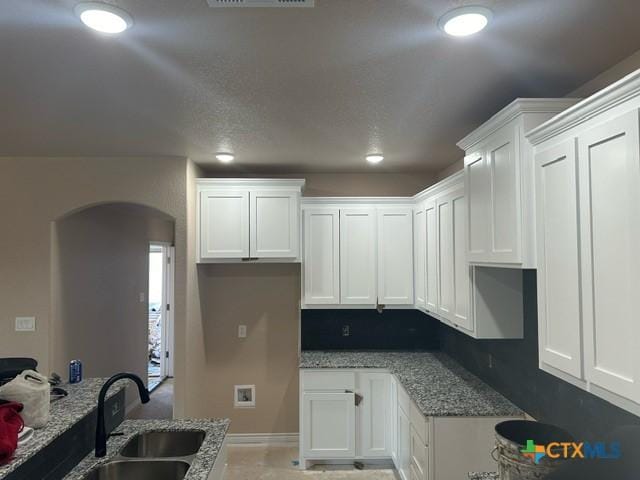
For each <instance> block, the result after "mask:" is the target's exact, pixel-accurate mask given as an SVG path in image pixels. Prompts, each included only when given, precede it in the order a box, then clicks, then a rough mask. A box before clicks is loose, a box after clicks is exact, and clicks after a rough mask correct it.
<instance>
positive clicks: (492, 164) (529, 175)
mask: <svg viewBox="0 0 640 480" xmlns="http://www.w3.org/2000/svg"><path fill="white" fill-rule="evenodd" d="M576 102H577V100H574V99H518V100H515V101H514V102H513V103H511V104H510V105H508V106H507V107H506V108H504V109H503V110H501V111H500V112H499V113H497V114H496V115H494V116H493V117H492V118H491V119H490V120H488V121H487V122H486V123H484V124H483V125H482V126H480V127H479V128H478V129H476V130H475V131H474V132H472V133H471V134H470V135H468V136H467V137H465V138H464V139H462V140H461V141H460V142H458V146H459V147H460V148H462V149H463V150H464V151H465V162H464V163H465V187H466V188H465V189H466V192H467V212H468V219H467V224H468V231H467V235H468V239H467V243H468V260H469V262H470V263H472V264H477V265H493V266H505V267H513V268H536V266H537V265H536V250H535V229H534V225H535V219H534V212H535V207H534V201H535V196H534V173H533V150H532V147H531V145H530V144H529V142H528V141H527V140H526V138H525V137H524V134H525V132H526V131H528V130H530V129H531V128H533V127H535V126H537V125H539V124H541V123H542V122H544V121H546V120H548V119H549V118H551V117H553V116H554V115H555V114H557V113H558V112H561V111H563V110H565V109H566V108H568V107H570V106H571V105H573V104H575V103H576Z"/></svg>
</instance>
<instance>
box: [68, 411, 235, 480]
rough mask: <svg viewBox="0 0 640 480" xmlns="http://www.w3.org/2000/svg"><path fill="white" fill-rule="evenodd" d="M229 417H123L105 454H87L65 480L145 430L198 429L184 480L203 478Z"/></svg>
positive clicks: (78, 475) (74, 477)
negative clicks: (199, 433)
mask: <svg viewBox="0 0 640 480" xmlns="http://www.w3.org/2000/svg"><path fill="white" fill-rule="evenodd" d="M229 423H230V421H229V420H228V419H203V420H197V419H185V420H125V421H124V422H123V423H122V424H121V425H120V426H119V427H118V428H116V430H115V431H114V432H117V433H123V434H124V435H122V436H113V437H111V438H109V441H108V442H107V455H106V456H105V457H103V458H96V457H95V456H94V454H93V452H91V453H89V454H88V455H87V456H86V457H85V458H84V460H82V461H81V462H80V463H79V464H78V465H77V466H76V467H75V468H74V469H73V470H71V472H70V473H69V474H68V475H67V476H66V477H64V478H65V480H80V479H82V478H83V476H84V475H86V474H87V472H89V470H91V469H92V468H94V467H96V466H97V465H101V464H103V463H106V462H108V461H110V460H112V459H113V458H114V457H115V456H116V455H117V454H118V453H119V452H120V450H121V449H122V447H124V445H125V444H126V443H127V442H128V441H129V440H130V439H131V438H132V437H133V436H134V435H136V434H138V433H143V432H147V431H169V432H171V431H182V430H201V431H204V432H205V437H204V441H203V442H202V445H201V446H200V450H198V453H197V454H196V455H195V456H194V457H193V461H192V462H191V466H190V467H189V470H188V471H187V475H186V476H185V477H184V480H206V479H207V478H208V477H209V473H210V472H211V470H212V469H213V464H214V463H215V461H216V458H217V457H218V453H219V452H220V449H221V448H222V444H223V442H224V438H225V436H226V434H227V430H228V429H229Z"/></svg>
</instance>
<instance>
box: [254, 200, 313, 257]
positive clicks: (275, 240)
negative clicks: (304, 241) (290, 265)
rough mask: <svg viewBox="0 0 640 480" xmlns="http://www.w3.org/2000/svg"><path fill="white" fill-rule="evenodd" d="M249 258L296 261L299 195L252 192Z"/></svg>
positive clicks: (298, 232) (298, 233)
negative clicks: (294, 259) (289, 259)
mask: <svg viewBox="0 0 640 480" xmlns="http://www.w3.org/2000/svg"><path fill="white" fill-rule="evenodd" d="M249 198H250V201H251V203H250V208H249V212H250V231H251V256H252V257H255V258H297V257H298V244H299V242H300V229H299V220H298V219H299V195H298V193H297V192H291V191H267V190H265V191H259V190H258V191H251V192H250V193H249Z"/></svg>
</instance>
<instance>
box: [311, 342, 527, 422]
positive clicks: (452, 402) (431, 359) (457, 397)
mask: <svg viewBox="0 0 640 480" xmlns="http://www.w3.org/2000/svg"><path fill="white" fill-rule="evenodd" d="M300 368H309V369H314V368H354V369H358V368H379V369H384V370H388V371H390V372H391V373H393V374H394V375H395V376H396V378H397V379H398V381H399V382H400V383H401V384H402V386H403V387H404V389H405V390H406V391H407V393H408V394H409V396H410V397H411V399H412V400H413V401H414V402H415V404H416V406H417V407H418V408H419V409H420V410H421V411H422V414H423V415H425V416H428V417H449V416H461V417H466V416H469V417H473V416H476V417H511V416H514V417H517V416H522V415H524V412H523V411H522V410H520V409H519V408H518V407H516V406H515V405H514V404H513V403H511V402H510V401H509V400H507V399H506V398H505V397H503V396H502V395H501V394H499V393H498V392H496V391H495V390H494V389H492V388H491V387H490V386H488V385H487V384H486V383H484V382H483V381H482V380H480V379H479V378H478V377H476V376H474V375H473V374H471V373H470V372H469V371H467V370H465V369H464V368H463V367H462V366H460V365H459V364H458V363H457V362H455V361H454V360H453V359H451V357H449V356H448V355H446V354H444V353H441V352H397V351H393V352H391V351H389V352H387V351H376V352H369V351H303V352H302V354H301V358H300Z"/></svg>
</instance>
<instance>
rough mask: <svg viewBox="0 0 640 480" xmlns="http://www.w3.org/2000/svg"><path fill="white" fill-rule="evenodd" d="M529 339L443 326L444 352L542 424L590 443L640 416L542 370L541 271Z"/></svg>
mask: <svg viewBox="0 0 640 480" xmlns="http://www.w3.org/2000/svg"><path fill="white" fill-rule="evenodd" d="M523 290H524V316H525V318H524V339H522V340H474V339H472V338H470V337H468V336H466V335H463V334H461V333H460V332H457V331H455V330H453V329H451V328H449V327H447V326H445V325H442V324H441V326H440V336H439V338H440V345H441V349H442V350H443V351H445V352H446V353H447V354H449V355H450V356H451V357H453V358H455V359H456V360H457V361H458V362H460V363H461V364H462V365H463V366H464V367H465V368H467V369H468V370H470V371H471V372H472V373H474V374H475V375H477V376H478V377H480V378H481V379H482V380H484V381H485V382H486V383H488V384H489V385H491V386H492V387H493V388H495V389H496V390H497V391H498V392H500V393H502V394H503V395H504V396H505V397H507V398H508V399H509V400H511V401H512V402H513V403H515V404H516V405H517V406H519V407H520V408H522V409H523V410H524V411H526V412H527V413H529V414H530V415H531V416H533V417H534V418H536V419H537V420H539V421H541V422H545V423H551V424H554V425H558V426H560V427H562V428H564V429H565V430H567V431H569V432H570V433H572V434H573V435H574V436H575V437H576V438H579V439H584V440H601V439H602V438H603V436H605V435H606V434H607V433H609V432H611V431H612V430H614V429H616V428H617V427H620V426H623V425H640V417H637V416H635V415H632V414H630V413H628V412H626V411H625V410H622V409H620V408H618V407H615V406H613V405H612V404H610V403H608V402H605V401H604V400H601V399H600V398H598V397H596V396H594V395H591V394H590V393H588V392H585V391H584V390H581V389H579V388H577V387H574V386H573V385H571V384H569V383H567V382H565V381H563V380H560V379H559V378H556V377H554V376H553V375H549V374H548V373H545V372H543V371H542V370H540V369H539V368H538V320H537V318H538V312H537V300H536V272H535V270H525V271H524V278H523Z"/></svg>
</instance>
